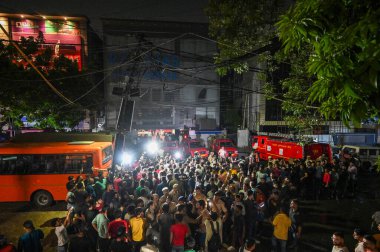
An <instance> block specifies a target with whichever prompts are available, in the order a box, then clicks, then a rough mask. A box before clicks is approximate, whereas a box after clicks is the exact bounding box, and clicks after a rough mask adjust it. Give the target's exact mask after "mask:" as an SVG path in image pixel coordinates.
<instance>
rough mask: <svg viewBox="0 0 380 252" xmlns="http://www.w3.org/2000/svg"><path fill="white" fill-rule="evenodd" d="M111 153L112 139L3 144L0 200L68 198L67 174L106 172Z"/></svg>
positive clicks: (39, 201)
mask: <svg viewBox="0 0 380 252" xmlns="http://www.w3.org/2000/svg"><path fill="white" fill-rule="evenodd" d="M112 155H113V150H112V143H111V142H93V141H77V142H50V143H3V144H0V179H1V182H0V202H12V201H13V202H15V201H32V202H33V203H34V204H35V205H36V206H39V207H43V206H48V205H50V204H52V202H53V201H54V200H65V198H66V194H67V190H66V183H67V182H68V176H74V177H77V176H79V175H80V174H94V175H97V174H98V173H99V171H105V172H106V171H107V169H108V168H110V167H111V164H112Z"/></svg>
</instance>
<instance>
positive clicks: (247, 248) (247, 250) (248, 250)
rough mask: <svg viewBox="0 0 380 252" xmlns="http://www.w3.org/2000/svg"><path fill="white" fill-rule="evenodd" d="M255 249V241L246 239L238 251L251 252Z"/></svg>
mask: <svg viewBox="0 0 380 252" xmlns="http://www.w3.org/2000/svg"><path fill="white" fill-rule="evenodd" d="M255 250H256V241H255V240H254V239H248V240H247V241H246V242H245V243H244V245H243V246H241V247H240V249H239V252H252V251H255Z"/></svg>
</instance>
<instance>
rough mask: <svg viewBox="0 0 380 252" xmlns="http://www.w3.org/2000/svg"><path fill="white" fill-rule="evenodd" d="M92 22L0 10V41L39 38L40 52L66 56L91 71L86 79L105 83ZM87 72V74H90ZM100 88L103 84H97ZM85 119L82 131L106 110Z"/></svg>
mask: <svg viewBox="0 0 380 252" xmlns="http://www.w3.org/2000/svg"><path fill="white" fill-rule="evenodd" d="M88 22H89V20H88V19H87V17H84V16H56V15H49V14H38V15H37V14H28V13H9V12H7V13H6V12H1V11H0V24H1V25H2V27H3V29H4V30H5V32H4V31H3V30H2V29H0V39H1V40H3V41H4V42H5V43H8V42H9V41H10V40H13V41H20V40H21V39H22V37H24V38H28V37H33V38H35V39H36V38H38V37H39V36H40V37H41V35H42V36H43V42H41V43H39V48H38V53H42V52H44V51H45V50H46V49H47V48H49V49H51V51H52V52H53V58H55V57H59V56H61V55H64V56H65V57H66V58H68V59H71V60H73V61H76V62H77V64H78V69H79V71H83V70H89V71H91V73H89V74H87V75H86V76H87V78H88V79H89V80H90V81H91V82H93V83H94V85H95V84H96V83H100V84H103V83H102V81H101V80H102V79H103V72H102V70H103V56H102V55H103V54H102V51H101V49H102V41H101V40H100V38H99V37H98V35H97V34H96V33H94V32H93V31H92V29H91V28H90V27H89V26H88ZM89 71H88V72H89ZM98 86H99V87H100V88H101V85H98ZM86 112H87V117H86V119H85V120H84V121H83V122H81V123H80V125H78V127H77V129H79V130H90V129H92V128H94V127H95V123H96V120H95V118H96V117H99V114H100V115H101V114H103V111H86Z"/></svg>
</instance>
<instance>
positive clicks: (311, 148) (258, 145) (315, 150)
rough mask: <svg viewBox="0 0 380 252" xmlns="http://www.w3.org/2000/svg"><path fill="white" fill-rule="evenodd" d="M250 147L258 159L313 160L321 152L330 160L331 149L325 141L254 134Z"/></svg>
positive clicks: (320, 154) (319, 155)
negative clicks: (302, 140) (297, 140)
mask: <svg viewBox="0 0 380 252" xmlns="http://www.w3.org/2000/svg"><path fill="white" fill-rule="evenodd" d="M252 148H253V149H254V150H255V152H256V153H258V154H259V157H260V159H262V160H268V158H269V157H271V158H273V159H279V158H283V159H286V160H289V159H306V158H307V157H308V156H309V157H310V159H312V160H315V159H317V158H319V157H321V156H322V155H323V154H324V156H326V158H328V160H329V162H331V161H332V149H331V146H330V145H329V144H326V143H305V144H301V143H299V142H294V141H290V140H288V139H285V138H276V137H271V136H254V137H253V139H252Z"/></svg>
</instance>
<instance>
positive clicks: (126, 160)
mask: <svg viewBox="0 0 380 252" xmlns="http://www.w3.org/2000/svg"><path fill="white" fill-rule="evenodd" d="M132 162H133V155H132V153H128V152H124V153H123V164H126V165H130V164H132Z"/></svg>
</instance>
